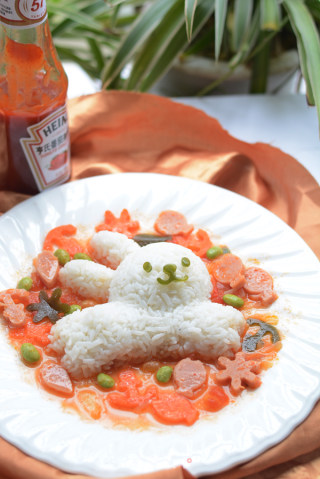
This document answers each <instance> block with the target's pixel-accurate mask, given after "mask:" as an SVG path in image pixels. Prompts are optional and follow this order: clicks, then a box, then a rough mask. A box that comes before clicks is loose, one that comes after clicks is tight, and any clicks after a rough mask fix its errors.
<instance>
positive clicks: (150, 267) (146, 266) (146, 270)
mask: <svg viewBox="0 0 320 479" xmlns="http://www.w3.org/2000/svg"><path fill="white" fill-rule="evenodd" d="M142 267H143V269H144V270H145V272H146V273H150V271H151V270H152V266H151V263H149V261H146V262H145V263H143V266H142Z"/></svg>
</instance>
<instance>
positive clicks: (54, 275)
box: [34, 251, 59, 288]
mask: <svg viewBox="0 0 320 479" xmlns="http://www.w3.org/2000/svg"><path fill="white" fill-rule="evenodd" d="M34 265H35V268H36V270H37V272H38V274H39V276H40V278H41V280H42V281H43V282H44V284H45V285H46V287H47V288H53V286H54V285H55V284H56V282H57V280H58V276H59V261H58V258H56V257H55V255H54V254H53V253H51V251H42V252H41V253H40V254H38V256H37V257H36V259H35V262H34Z"/></svg>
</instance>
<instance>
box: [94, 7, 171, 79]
mask: <svg viewBox="0 0 320 479" xmlns="http://www.w3.org/2000/svg"><path fill="white" fill-rule="evenodd" d="M173 3H174V0H158V1H157V2H155V3H154V4H152V5H151V6H150V7H149V8H148V9H147V10H146V11H145V12H144V13H142V14H141V15H140V16H139V18H138V20H137V21H136V22H135V23H134V25H133V27H132V28H131V30H130V31H129V33H128V34H127V35H126V36H125V37H124V39H123V41H122V44H121V45H120V47H119V49H118V50H117V51H116V52H115V55H114V56H113V58H112V61H111V62H110V63H109V64H107V65H106V67H105V69H104V71H103V72H102V83H103V88H107V87H108V86H109V85H110V84H111V82H112V80H114V79H115V78H116V77H117V76H118V75H119V73H120V72H121V70H122V68H123V67H124V66H125V65H126V63H127V62H128V61H129V60H130V59H131V57H132V55H133V52H135V51H136V49H137V48H138V47H140V46H141V45H142V44H143V42H144V41H145V40H146V39H147V38H148V36H149V34H150V33H151V32H152V31H153V30H154V28H155V27H156V25H157V24H158V23H159V21H161V19H162V18H163V16H164V15H165V14H166V12H167V11H168V9H169V8H170V7H171V5H172V4H173Z"/></svg>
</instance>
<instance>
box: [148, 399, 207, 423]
mask: <svg viewBox="0 0 320 479" xmlns="http://www.w3.org/2000/svg"><path fill="white" fill-rule="evenodd" d="M151 413H152V415H153V416H154V417H155V419H157V420H158V421H159V422H162V423H164V424H185V425H186V426H191V425H192V424H194V423H195V422H196V420H197V419H198V417H199V411H198V410H197V409H196V408H195V406H194V405H193V404H192V403H191V401H189V399H187V398H185V397H183V396H180V395H179V394H177V393H175V392H172V391H171V392H166V393H163V394H161V395H160V396H159V399H158V400H156V401H153V402H152V403H151Z"/></svg>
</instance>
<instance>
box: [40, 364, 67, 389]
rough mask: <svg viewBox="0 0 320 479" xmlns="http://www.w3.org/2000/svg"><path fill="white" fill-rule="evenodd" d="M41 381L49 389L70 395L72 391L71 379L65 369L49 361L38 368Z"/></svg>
mask: <svg viewBox="0 0 320 479" xmlns="http://www.w3.org/2000/svg"><path fill="white" fill-rule="evenodd" d="M39 374H40V379H41V381H42V383H43V384H44V385H45V386H47V387H48V388H49V389H53V390H54V391H57V392H59V393H62V394H66V395H68V396H70V395H71V394H72V393H73V385H72V381H71V379H70V377H69V374H68V373H67V371H66V370H65V369H64V368H63V367H62V366H59V364H56V363H53V362H51V361H46V362H45V363H43V364H42V365H41V367H40V370H39Z"/></svg>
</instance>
